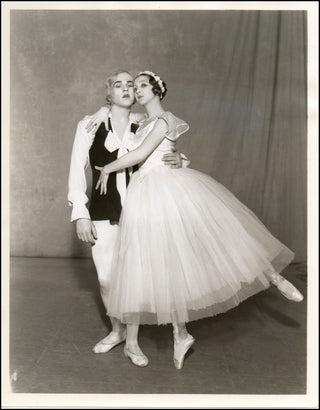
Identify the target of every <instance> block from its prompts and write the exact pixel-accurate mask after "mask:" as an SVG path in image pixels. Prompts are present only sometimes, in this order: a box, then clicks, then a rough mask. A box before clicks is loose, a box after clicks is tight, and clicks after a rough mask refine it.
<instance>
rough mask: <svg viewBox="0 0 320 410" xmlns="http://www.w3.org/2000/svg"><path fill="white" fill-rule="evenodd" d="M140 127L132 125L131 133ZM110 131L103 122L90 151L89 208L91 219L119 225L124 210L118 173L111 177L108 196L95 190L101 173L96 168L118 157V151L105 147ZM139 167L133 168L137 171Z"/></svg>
mask: <svg viewBox="0 0 320 410" xmlns="http://www.w3.org/2000/svg"><path fill="white" fill-rule="evenodd" d="M108 129H109V130H110V131H112V126H111V121H110V118H109V119H108ZM137 129H138V126H137V125H136V124H133V123H132V124H131V132H133V133H134V134H135V133H136V131H137ZM108 133H109V131H108V130H107V129H106V127H105V123H104V122H102V123H101V125H100V127H99V128H98V130H97V132H96V134H95V137H94V140H93V143H92V145H91V148H90V150H89V160H90V165H91V169H92V192H91V200H90V206H89V213H90V217H91V219H92V220H93V221H94V220H96V221H104V220H109V221H110V222H111V223H118V222H119V219H120V214H121V210H122V206H121V199H120V194H119V192H118V190H117V184H116V172H113V173H111V174H110V175H109V179H108V183H107V194H106V195H100V188H99V189H95V187H96V185H97V182H98V179H99V176H100V171H98V170H96V169H95V166H100V167H103V166H104V165H106V164H109V163H110V162H112V161H114V160H116V159H117V157H118V150H115V151H113V152H109V151H108V150H107V148H106V147H105V146H104V143H105V140H106V138H107V136H108ZM137 168H138V167H137V166H135V167H133V171H135V170H136V169H137ZM129 178H130V176H129V172H128V170H127V169H126V183H127V185H128V183H129Z"/></svg>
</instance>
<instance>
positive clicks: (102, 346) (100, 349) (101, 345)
mask: <svg viewBox="0 0 320 410" xmlns="http://www.w3.org/2000/svg"><path fill="white" fill-rule="evenodd" d="M108 337H109V336H107V337H105V338H104V339H102V340H100V342H98V343H97V344H96V345H95V346H94V347H93V349H92V351H93V352H94V353H107V352H109V351H110V350H111V349H113V348H114V347H115V346H117V345H119V344H120V343H123V342H124V341H125V340H126V335H124V336H122V337H119V338H118V339H116V340H115V341H114V342H112V343H110V342H108Z"/></svg>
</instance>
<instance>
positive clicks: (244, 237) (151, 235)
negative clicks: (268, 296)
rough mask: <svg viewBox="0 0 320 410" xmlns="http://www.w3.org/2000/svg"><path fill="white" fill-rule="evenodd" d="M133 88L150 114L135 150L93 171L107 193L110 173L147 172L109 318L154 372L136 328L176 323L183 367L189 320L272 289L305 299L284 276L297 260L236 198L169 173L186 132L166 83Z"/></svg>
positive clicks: (128, 205) (139, 175) (126, 235)
mask: <svg viewBox="0 0 320 410" xmlns="http://www.w3.org/2000/svg"><path fill="white" fill-rule="evenodd" d="M134 90H135V95H136V98H137V100H138V102H139V103H140V104H141V105H143V106H144V107H145V108H146V111H147V114H148V118H147V119H146V120H145V121H144V122H143V123H142V125H141V126H140V128H139V129H138V131H137V134H136V139H135V142H136V146H137V148H136V149H134V150H133V151H131V152H130V153H128V154H126V155H124V156H123V157H121V158H119V159H118V160H116V161H114V162H112V163H109V164H107V165H106V166H104V167H103V168H102V167H96V169H98V170H100V171H101V174H100V178H99V180H98V183H97V185H96V189H99V188H100V194H102V195H103V194H106V192H107V188H106V186H107V181H108V176H109V174H110V173H112V172H115V171H118V170H120V169H124V168H127V167H129V166H133V165H134V164H138V163H139V164H141V165H140V167H139V171H138V172H136V173H135V174H134V175H133V176H132V178H131V181H130V184H129V187H128V191H127V197H126V202H125V204H124V207H123V210H122V215H121V218H120V231H119V235H118V238H117V243H116V251H115V257H114V260H113V267H112V277H111V283H112V286H110V289H111V291H110V295H109V301H108V313H109V315H110V316H112V317H115V318H117V319H119V320H120V321H121V322H122V323H126V324H127V339H126V345H125V348H124V353H125V355H126V356H127V357H129V358H130V359H131V361H132V363H133V364H135V365H137V366H146V365H147V364H148V358H147V357H146V356H145V355H144V354H143V353H142V351H141V349H140V347H139V345H138V340H137V339H138V329H139V325H140V324H166V323H172V324H173V335H174V356H173V360H174V365H175V367H176V368H177V369H181V368H182V366H183V362H184V357H185V354H186V352H187V351H188V349H189V348H190V346H191V345H192V344H193V343H194V338H193V337H192V336H191V335H190V334H188V332H187V329H186V326H185V323H186V322H189V321H191V320H195V319H200V318H204V317H208V316H212V315H215V314H218V313H222V312H225V311H227V310H229V309H231V308H233V307H235V306H237V305H238V304H239V303H240V302H241V301H243V300H245V299H246V298H248V297H250V296H252V295H254V294H256V293H258V292H260V291H262V290H264V289H266V288H268V287H269V285H270V282H271V283H273V284H275V285H276V286H277V287H278V289H279V290H280V291H281V292H282V293H283V294H284V295H285V296H286V297H288V298H289V299H292V300H295V301H301V300H302V299H303V296H302V295H301V293H300V292H299V291H298V290H297V289H296V288H295V287H294V286H293V285H292V284H290V282H288V281H286V280H285V279H284V278H283V277H282V276H281V275H279V273H278V272H280V271H281V270H282V269H284V267H285V266H287V265H288V264H289V263H290V262H291V261H292V259H293V256H294V254H293V252H291V251H290V250H289V249H288V248H287V247H286V246H285V245H283V244H282V243H281V242H279V241H278V240H277V239H276V238H274V237H273V236H272V235H271V233H270V232H269V231H268V230H267V229H266V227H265V226H264V225H263V224H262V223H261V222H260V221H259V219H258V218H257V217H256V216H255V215H254V214H253V213H252V212H251V211H250V210H249V209H248V208H247V207H246V206H244V205H243V204H242V203H241V202H239V201H238V200H237V199H236V198H235V197H234V196H233V194H232V193H231V192H230V191H228V190H227V189H226V188H225V187H223V186H222V185H221V184H219V183H218V182H217V181H215V180H214V179H213V178H211V177H209V176H208V175H205V174H203V173H201V172H198V171H196V170H192V169H189V168H181V169H177V170H176V169H171V168H168V167H165V166H163V164H162V161H161V158H162V156H163V154H164V153H165V152H169V151H171V147H172V144H174V142H175V141H176V140H177V138H178V137H179V136H180V135H181V134H182V133H184V132H186V131H187V130H188V128H189V127H188V125H187V124H186V123H185V122H184V121H182V120H180V119H178V118H177V117H175V116H174V115H173V114H172V113H170V112H166V111H165V110H164V109H163V107H162V105H161V102H160V101H161V100H162V98H163V97H164V96H165V94H166V91H167V89H166V85H165V83H164V82H163V81H162V80H161V79H160V78H159V77H158V76H157V75H156V74H154V73H152V72H150V71H143V72H141V73H139V74H138V76H137V77H136V78H135V81H134Z"/></svg>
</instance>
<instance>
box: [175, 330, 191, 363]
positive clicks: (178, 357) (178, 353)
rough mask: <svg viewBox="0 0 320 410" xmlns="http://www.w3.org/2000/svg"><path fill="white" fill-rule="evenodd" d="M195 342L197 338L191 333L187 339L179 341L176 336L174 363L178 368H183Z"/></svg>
mask: <svg viewBox="0 0 320 410" xmlns="http://www.w3.org/2000/svg"><path fill="white" fill-rule="evenodd" d="M194 342H195V339H194V338H193V337H192V336H191V335H189V334H188V336H187V337H186V338H185V339H183V340H181V341H179V342H178V341H177V339H176V338H174V353H173V363H174V366H175V368H176V369H178V370H180V369H182V367H183V363H184V358H185V355H186V353H187V351H188V350H189V349H190V347H191V346H192V345H193V343H194Z"/></svg>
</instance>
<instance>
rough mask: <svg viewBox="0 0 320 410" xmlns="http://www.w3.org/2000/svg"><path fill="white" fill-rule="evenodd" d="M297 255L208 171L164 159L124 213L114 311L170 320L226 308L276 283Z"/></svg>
mask: <svg viewBox="0 0 320 410" xmlns="http://www.w3.org/2000/svg"><path fill="white" fill-rule="evenodd" d="M293 256H294V254H293V252H291V251H290V250H289V249H288V248H287V247H286V246H284V245H283V244H282V243H281V242H280V241H278V240H277V239H276V238H275V237H273V236H272V235H271V233H270V232H269V231H268V230H267V228H266V227H265V226H264V225H263V224H262V222H261V221H260V220H259V219H258V218H257V217H256V216H255V215H254V214H253V212H252V211H250V210H249V209H248V208H247V207H246V206H244V205H243V204H242V203H241V202H240V201H238V200H237V199H236V198H235V196H234V195H233V194H232V193H231V192H230V191H228V190H227V189H226V188H225V187H224V186H223V185H221V184H220V183H218V182H217V181H215V180H214V179H213V178H211V177H209V176H208V175H205V174H203V173H201V172H199V171H196V170H192V169H189V168H181V169H171V168H169V167H166V166H163V165H159V166H157V167H155V168H153V169H151V170H149V171H148V172H146V171H143V170H141V171H140V172H137V173H135V174H134V175H133V177H132V179H131V181H130V184H129V187H128V191H127V199H126V202H125V205H124V207H123V211H122V216H121V220H120V232H119V236H118V240H117V243H116V247H115V258H114V262H113V268H112V276H111V282H110V294H109V306H108V314H109V315H110V316H113V317H117V318H118V319H119V320H121V321H122V322H123V323H133V324H166V323H172V322H175V323H176V322H189V321H191V320H196V319H200V318H204V317H208V316H212V315H215V314H218V313H222V312H225V311H227V310H229V309H231V308H233V307H235V306H237V305H238V304H239V303H240V302H241V301H243V300H245V299H246V298H248V297H250V296H252V295H253V294H256V293H258V292H260V291H262V290H264V289H266V288H268V287H269V285H270V275H271V274H272V273H274V272H280V271H281V270H282V269H284V267H285V266H287V265H288V264H289V263H290V262H291V261H292V259H293Z"/></svg>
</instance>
